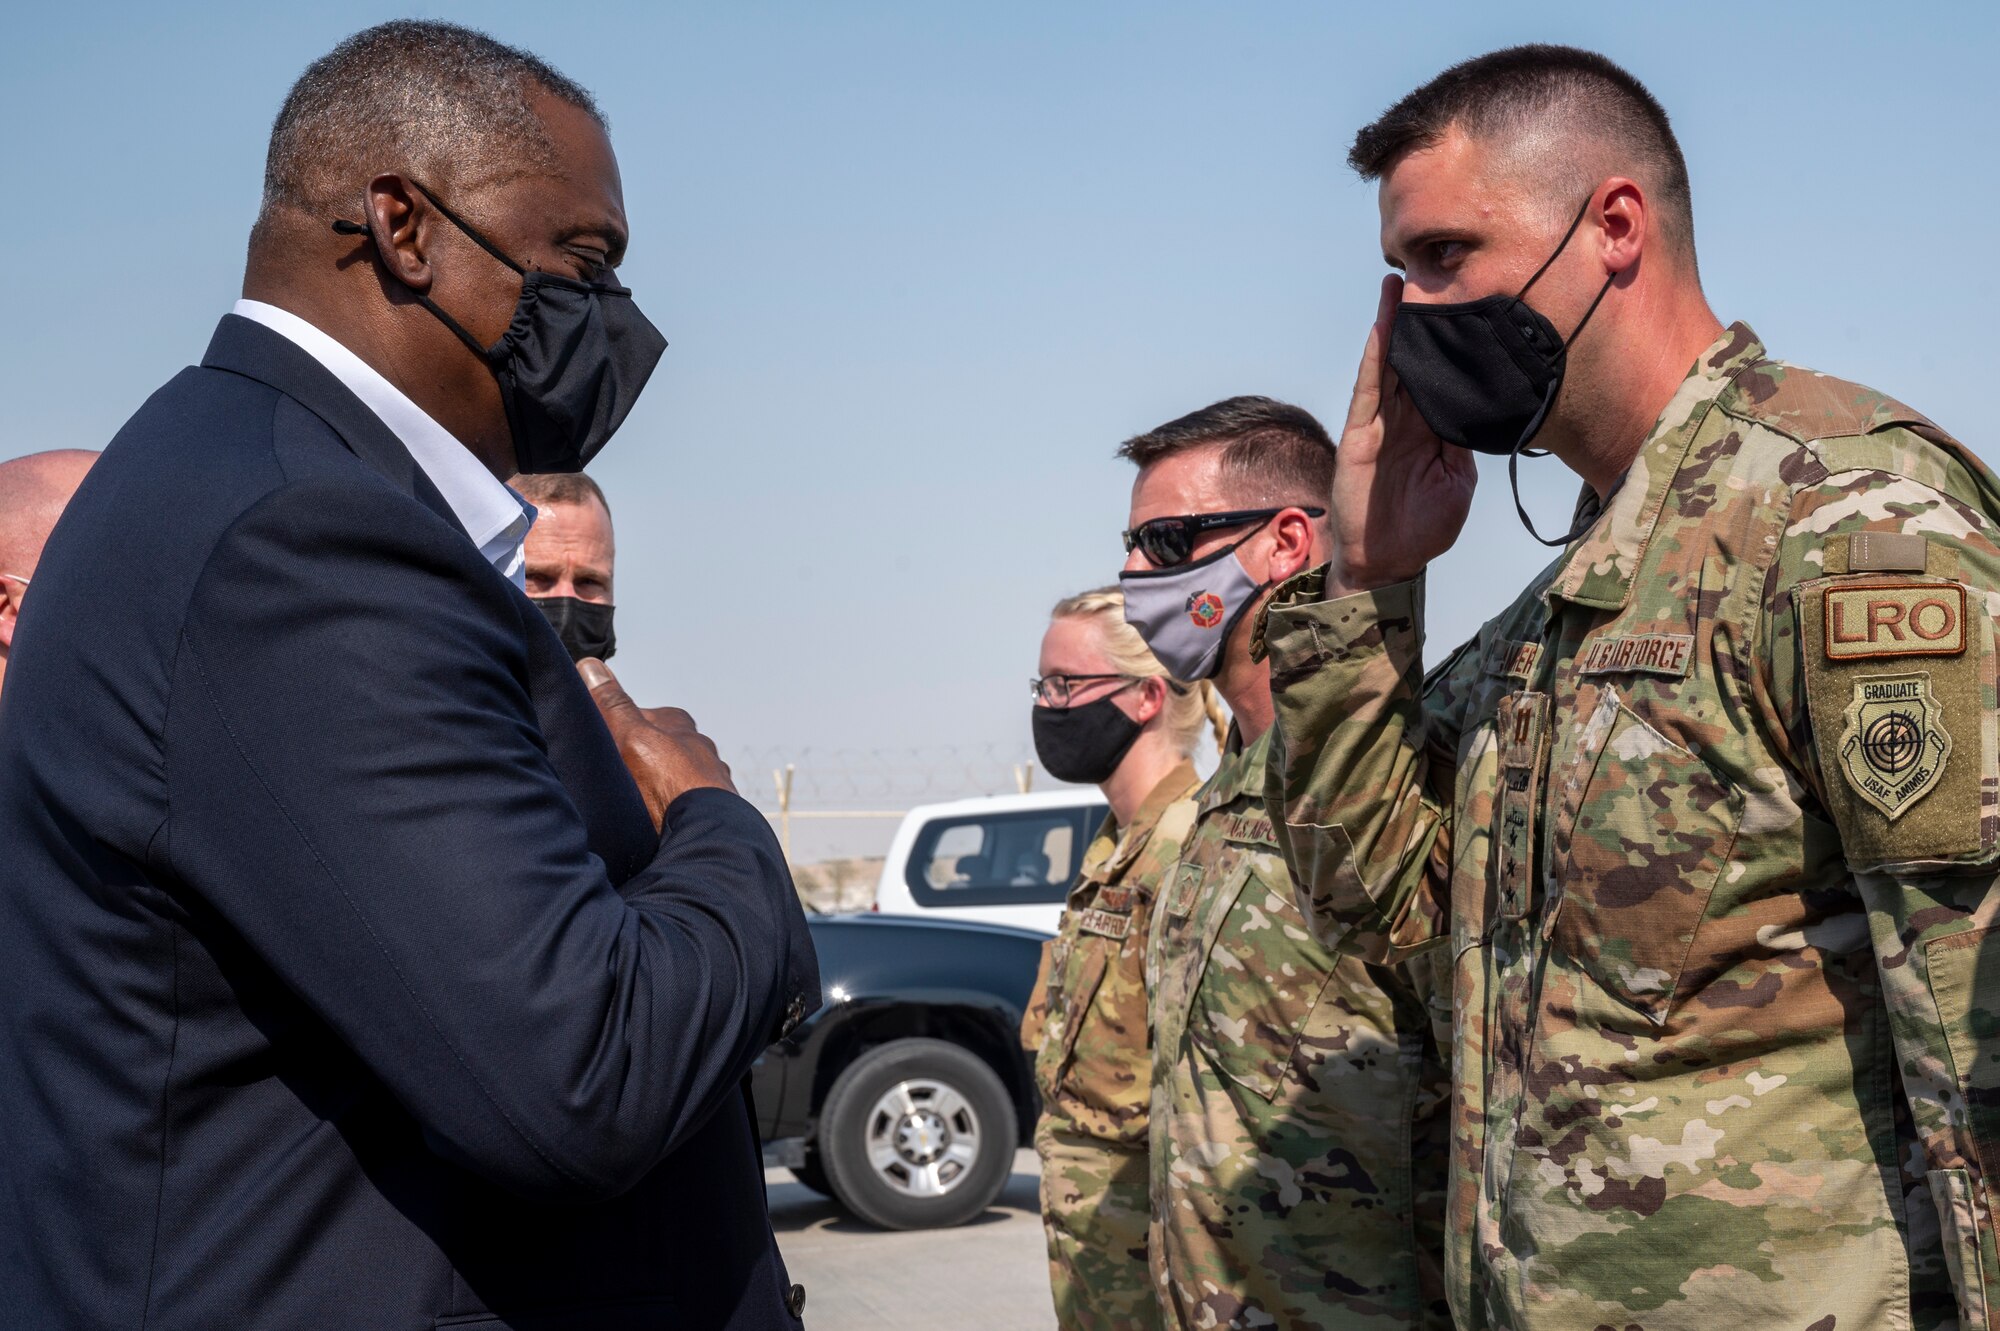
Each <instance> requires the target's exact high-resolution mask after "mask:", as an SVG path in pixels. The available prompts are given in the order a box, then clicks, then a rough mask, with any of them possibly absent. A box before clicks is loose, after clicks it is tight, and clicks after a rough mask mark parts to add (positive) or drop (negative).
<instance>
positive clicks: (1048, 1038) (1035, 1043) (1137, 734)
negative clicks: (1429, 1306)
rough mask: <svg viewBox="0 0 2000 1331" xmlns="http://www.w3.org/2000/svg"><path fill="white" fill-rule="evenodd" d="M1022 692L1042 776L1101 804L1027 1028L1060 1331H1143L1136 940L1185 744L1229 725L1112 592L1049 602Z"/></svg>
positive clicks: (1150, 1318)
mask: <svg viewBox="0 0 2000 1331" xmlns="http://www.w3.org/2000/svg"><path fill="white" fill-rule="evenodd" d="M1034 695H1035V707H1034V731H1035V753H1036V756H1037V757H1038V758H1039V759H1040V760H1041V764H1042V767H1043V769H1044V770H1045V771H1047V772H1048V773H1049V775H1051V776H1053V777H1055V778H1057V779H1058V780H1061V781H1073V782H1078V783H1082V784H1091V785H1095V786H1097V787H1098V788H1099V789H1100V790H1102V791H1103V792H1104V797H1105V799H1106V800H1108V801H1109V802H1110V804H1111V814H1110V816H1109V817H1108V818H1107V819H1106V820H1105V822H1104V826H1103V827H1102V829H1100V830H1099V832H1098V834H1097V837H1096V839H1095V840H1094V841H1093V842H1092V843H1091V846H1090V848H1089V850H1088V851H1087V852H1086V854H1085V856H1084V860H1083V867H1082V871H1081V874H1080V876H1079V878H1078V880H1077V884H1076V886H1075V887H1074V888H1073V889H1072V890H1071V892H1070V895H1069V903H1068V905H1067V907H1066V908H1065V910H1064V913H1063V923H1062V930H1061V932H1060V933H1059V934H1058V935H1057V936H1056V937H1055V938H1054V939H1053V940H1051V942H1050V943H1049V945H1048V948H1047V949H1046V951H1045V953H1044V955H1043V978H1042V980H1041V981H1038V983H1037V986H1036V996H1035V1001H1033V1002H1031V1004H1030V1007H1029V1013H1028V1017H1027V1019H1026V1021H1025V1022H1024V1023H1023V1026H1022V1039H1023V1041H1024V1042H1025V1043H1026V1044H1027V1045H1028V1046H1029V1047H1030V1048H1031V1049H1034V1050H1035V1051H1036V1057H1035V1078H1036V1081H1037V1082H1038V1083H1039V1085H1040V1087H1041V1092H1042V1104H1043V1112H1042V1117H1041V1120H1040V1122H1039V1123H1038V1124H1037V1125H1036V1128H1035V1151H1036V1153H1037V1154H1038V1155H1039V1156H1040V1157H1041V1162H1042V1222H1043V1226H1044V1229H1045V1230H1046V1232H1047V1235H1048V1243H1049V1280H1050V1284H1051V1285H1052V1286H1053V1287H1054V1292H1055V1302H1056V1314H1057V1317H1058V1318H1059V1319H1060V1321H1061V1323H1062V1325H1063V1327H1064V1328H1066V1331H1153V1328H1157V1327H1159V1325H1160V1317H1159V1312H1158V1307H1157V1304H1156V1302H1155V1299H1154V1294H1153V1290H1152V1286H1151V1284H1150V1282H1149V1280H1148V1278H1147V1270H1146V1224H1147V1218H1148V1203H1147V1196H1146V1179H1147V1168H1146V1111H1147V1103H1148V1100H1149V1098H1150V1095H1151V1079H1150V1076H1149V1069H1150V1066H1151V1059H1152V1054H1151V1049H1150V1046H1149V1041H1148V1037H1147V1020H1146V937H1147V934H1148V932H1149V928H1148V925H1149V922H1150V919H1151V914H1152V908H1153V894H1154V889H1155V888H1156V887H1157V886H1158V885H1159V880H1160V878H1161V876H1162V875H1163V874H1164V873H1165V872H1166V870H1168V869H1169V868H1171V867H1172V865H1173V864H1174V862H1175V861H1176V860H1177V859H1178V858H1179V857H1180V843H1181V838H1182V836H1184V835H1185V834H1186V832H1187V830H1188V828H1189V826H1190V825H1191V824H1192V823H1193V821H1194V806H1193V804H1192V802H1191V801H1190V800H1189V798H1188V797H1189V796H1191V795H1192V794H1193V793H1194V791H1195V789H1196V787H1197V786H1198V785H1199V784H1200V781H1199V779H1198V778H1197V777H1196V776H1195V770H1194V764H1193V762H1192V755H1193V753H1194V750H1195V746H1196V745H1197V744H1198V743H1199V742H1200V739H1201V735H1202V733H1203V731H1204V730H1212V731H1213V733H1214V735H1215V737H1216V740H1217V743H1218V744H1219V743H1220V742H1221V737H1222V734H1223V733H1224V720H1223V716H1222V711H1221V707H1220V706H1219V704H1218V703H1217V702H1216V700H1215V695H1214V692H1213V690H1212V689H1211V688H1210V687H1209V685H1208V684H1206V683H1203V684H1200V685H1194V686H1190V685H1186V684H1182V683H1180V682H1178V681H1176V680H1172V679H1169V678H1167V674H1166V672H1165V671H1164V670H1163V669H1162V668H1161V667H1160V663H1159V662H1158V661H1157V660H1155V659H1154V657H1153V654H1152V653H1151V652H1149V651H1148V650H1147V649H1146V644H1145V642H1144V640H1142V639H1141V638H1140V637H1139V635H1138V633H1137V632H1135V631H1134V630H1133V629H1132V627H1131V626H1130V625H1128V624H1127V623H1126V622H1125V602H1124V597H1123V595H1122V594H1121V593H1120V592H1119V591H1118V589H1117V588H1115V587H1113V588H1104V589H1101V590H1098V591H1091V592H1085V593H1083V594H1082V595H1080V596H1072V597H1070V598H1069V599H1067V600H1064V601H1061V602H1059V603H1058V604H1057V605H1056V607H1055V610H1054V611H1053V613H1052V615H1051V617H1050V620H1049V627H1048V631H1047V632H1046V633H1044V634H1043V635H1042V655H1041V673H1040V675H1039V677H1038V678H1036V680H1035V681H1034Z"/></svg>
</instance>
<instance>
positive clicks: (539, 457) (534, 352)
mask: <svg viewBox="0 0 2000 1331" xmlns="http://www.w3.org/2000/svg"><path fill="white" fill-rule="evenodd" d="M410 183H411V184H413V185H416V186H417V188H418V189H419V190H422V191H423V195H424V197H425V198H427V199H429V200H430V201H431V204H432V205H433V206H434V207H436V209H437V210H438V212H440V213H442V214H443V215H444V217H445V219H446V220H447V221H449V222H450V223H451V224H452V225H453V226H455V227H457V228H458V229H459V230H460V231H463V232H464V233H465V234H466V235H467V236H468V237H469V238H470V239H471V240H472V241H473V243H475V244H477V245H478V246H479V248H481V249H483V250H485V251H486V252H487V253H488V254H490V255H492V256H493V257H494V258H495V259H498V260H499V261H500V262H501V263H504V264H506V265H507V266H508V267H509V268H512V269H513V270H514V271H515V272H517V273H519V274H520V275H521V298H520V300H519V301H518V302H516V303H515V306H514V318H513V321H512V322H511V323H509V324H508V325H507V331H506V332H505V333H502V334H501V335H500V340H499V341H498V342H495V343H494V344H493V345H492V346H490V347H487V346H481V345H480V343H479V339H477V338H475V337H474V336H473V335H472V334H471V333H468V332H467V331H466V330H465V328H464V326H463V325H461V324H460V323H459V322H458V320H456V319H454V318H452V317H451V316H450V315H449V314H446V313H445V312H444V311H443V310H442V309H440V308H438V306H437V304H436V303H435V302H433V301H432V300H431V298H430V296H429V295H428V294H427V293H425V292H422V291H416V290H414V289H413V290H412V291H411V293H410V294H411V295H413V296H415V297H416V298H417V300H418V302H419V303H420V304H422V305H423V307H424V308H425V309H427V310H429V311H430V312H431V313H432V314H434V315H436V316H437V318H438V319H439V321H440V322H442V323H443V324H444V326H445V327H446V328H449V329H451V331H452V332H454V333H456V334H457V335H458V340H459V341H461V342H463V343H465V345H466V346H468V347H470V348H471V349H472V352H473V354H474V355H476V356H478V357H479V358H480V359H481V360H483V361H485V362H486V364H487V366H488V368H490V369H491V370H492V371H493V377H494V378H495V379H496V380H498V381H499V383H500V400H501V402H502V404H503V405H504V406H505V407H506V409H507V429H508V431H509V432H510V433H511V434H512V435H513V437H514V464H515V466H516V467H518V468H519V469H520V470H522V471H525V472H551V471H582V470H583V467H584V464H585V463H587V462H589V461H590V459H591V458H593V457H595V456H596V455H597V453H598V450H600V449H602V448H603V447H604V445H605V444H606V443H607V442H609V440H610V438H611V436H612V435H613V434H614V433H616V431H617V429H618V427H619V426H620V425H622V424H623V423H624V421H625V417H626V416H627V415H628V414H630V412H631V410H632V404H633V403H635V402H637V401H638V400H639V392H640V390H641V389H643V388H644V387H645V386H646V380H647V379H648V378H649V377H651V375H652V373H653V367H654V366H655V365H658V364H659V362H660V356H661V354H662V353H663V352H665V351H666V349H667V340H666V338H664V337H662V336H660V330H659V329H657V328H655V327H654V326H653V324H652V321H651V320H649V319H647V318H646V316H645V315H643V314H641V313H640V312H639V307H638V306H637V305H635V304H633V302H632V293H631V292H630V291H628V290H627V289H626V288H624V287H619V286H611V285H609V284H606V283H600V282H579V281H577V280H576V279H575V278H572V277H563V276H561V275H559V274H556V273H545V272H543V271H541V270H540V269H538V268H533V269H531V268H524V267H522V266H521V265H520V264H518V263H515V262H514V260H512V259H510V258H509V257H507V255H506V254H505V253H503V252H502V251H501V250H500V248H499V246H497V245H495V244H494V243H493V242H492V241H490V240H488V239H487V238H486V237H484V236H482V235H480V234H479V232H478V231H476V230H474V229H473V227H472V226H471V225H470V224H468V223H467V222H466V221H465V219H464V218H462V217H460V216H459V215H458V214H457V213H455V212H453V211H452V210H451V209H449V208H447V207H446V206H445V205H444V204H443V202H441V201H440V200H439V199H438V197H437V195H435V194H432V193H431V192H430V191H429V190H428V189H425V188H424V187H423V185H421V184H418V182H416V181H414V180H413V181H411V182H410ZM333 229H334V230H335V231H337V232H339V233H340V234H341V235H343V236H367V237H369V239H370V240H371V241H372V240H373V239H374V234H373V233H372V232H371V231H369V229H368V228H367V227H365V226H363V225H362V224H361V223H359V222H350V221H348V220H347V219H345V218H341V219H338V220H336V221H335V222H334V224H333ZM378 248H379V246H378Z"/></svg>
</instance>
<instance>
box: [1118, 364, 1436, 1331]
mask: <svg viewBox="0 0 2000 1331" xmlns="http://www.w3.org/2000/svg"><path fill="white" fill-rule="evenodd" d="M1119 453H1120V456H1122V457H1125V458H1127V459H1129V460H1130V461H1132V462H1133V463H1134V464H1136V465H1137V466H1138V468H1139V475H1138V478H1137V479H1136V480H1135V481H1134V482H1133V484H1132V506H1131V519H1130V522H1131V525H1130V528H1129V530H1127V532H1126V533H1125V545H1126V549H1127V551H1128V552H1129V555H1128V558H1127V559H1126V561H1125V571H1124V573H1123V574H1122V575H1121V576H1120V578H1119V585H1120V587H1121V589H1122V590H1123V591H1124V593H1125V618H1126V619H1127V620H1128V621H1129V622H1130V623H1131V624H1132V626H1133V627H1135V628H1137V629H1138V630H1139V632H1140V634H1141V635H1142V636H1144V638H1145V639H1146V642H1147V645H1148V646H1149V647H1151V648H1152V650H1153V654H1154V656H1156V657H1158V658H1159V661H1160V664H1161V665H1163V666H1165V667H1166V669H1167V671H1168V672H1169V673H1170V674H1172V675H1174V676H1175V677H1177V678H1179V679H1182V680H1185V681H1189V682H1193V681H1197V680H1213V681H1214V683H1215V687H1216V689H1217V691H1218V692H1220V693H1221V694H1222V697H1223V700H1224V701H1225V702H1227V703H1228V704H1229V710H1230V712H1231V713H1232V714H1233V716H1234V717H1235V724H1234V726H1232V727H1231V730H1230V734H1229V738H1228V741H1227V743H1226V744H1225V745H1224V747H1223V753H1222V762H1221V765H1220V766H1219V767H1218V768H1217V770H1216V772H1215V775H1213V776H1212V777H1210V778H1209V780H1208V782H1207V784H1205V785H1204V786H1202V788H1201V789H1200V790H1199V791H1198V792H1196V794H1195V797H1194V798H1195V805H1196V813H1195V818H1194V822H1193V825H1192V827H1191V828H1189V829H1188V830H1187V832H1186V833H1185V845H1184V848H1183V850H1182V852H1181V857H1180V861H1179V863H1178V864H1177V865H1175V866H1174V867H1173V868H1171V869H1169V870H1167V871H1166V873H1165V874H1164V875H1163V876H1162V878H1161V886H1160V889H1159V897H1158V900H1157V901H1156V902H1155V904H1154V907H1153V926H1152V940H1151V943H1152V946H1151V948H1150V951H1149V954H1148V958H1147V960H1148V967H1149V976H1148V979H1149V983H1148V989H1149V990H1150V992H1151V995H1152V1023H1153V1101H1152V1117H1151V1122H1150V1139H1149V1150H1150V1155H1151V1159H1150V1169H1151V1196H1152V1209H1153V1226H1154V1228H1153V1233H1152V1236H1151V1242H1150V1243H1149V1245H1148V1247H1149V1255H1150V1257H1151V1259H1152V1268H1153V1280H1154V1287H1155V1289H1156V1291H1157V1292H1158V1295H1159V1300H1160V1306H1161V1309H1162V1312H1163V1320H1164V1324H1165V1325H1167V1326H1169V1327H1174V1328H1195V1327H1270V1326H1280V1327H1307V1326H1310V1327H1326V1328H1336V1329H1339V1331H1346V1329H1349V1328H1352V1329H1357V1331H1358V1329H1361V1328H1368V1329H1370V1331H1373V1329H1376V1328H1379V1329H1380V1331H1391V1329H1392V1328H1393V1329H1396V1331H1400V1329H1401V1328H1410V1327H1427V1328H1428V1327H1443V1326H1446V1325H1448V1320H1447V1318H1446V1315H1445V1310H1444V1284H1443V1274H1442V1271H1441V1270H1440V1267H1439V1257H1440V1255H1441V1254H1442V1252H1443V1247H1444V1243H1443V1237H1442V1234H1441V1233H1440V1225H1441V1224H1442V1220H1443V1214H1442V1212H1443V1202H1444V1197H1443V1186H1444V1170H1443V1161H1442V1159H1441V1148H1442V1146H1443V1143H1444V1128H1445V1105H1444V1099H1445V1095H1444V1092H1445V1082H1446V1078H1445V1071H1444V1068H1443V1067H1442V1066H1441V1064H1440V1063H1439V1060H1438V1054H1437V1049H1438V1046H1437V1042H1436V1040H1435V1038H1434V1036H1433V1032H1432V1011H1431V1007H1430V1003H1431V1000H1433V999H1434V998H1435V999H1436V1000H1437V1001H1438V1002H1439V1003H1440V1004H1442V1003H1443V1002H1444V1001H1445V1000H1444V998H1443V997H1442V996H1441V995H1438V994H1436V993H1435V991H1434V986H1433V985H1432V984H1431V983H1430V976H1431V962H1430V959H1429V958H1420V959H1419V960H1418V961H1417V962H1416V963H1415V965H1414V966H1407V967H1406V966H1378V965H1370V964H1368V963H1365V962H1362V961H1360V960H1357V959H1354V958H1342V957H1338V956H1336V955H1335V954H1333V953H1332V952H1331V951H1329V950H1328V949H1327V948H1325V947H1323V946H1321V945H1320V944H1319V943H1318V942H1316V941H1315V940H1314V939H1313V937H1312V935H1311V934H1310V933H1309V932H1308V931H1307V929H1306V924H1305V921H1304V919H1302V918H1301V917H1300V915H1299V908H1298V905H1297V904H1296V895H1297V894H1296V892H1295V891H1294V888H1293V884H1292V879H1291V875H1290V873H1289V872H1287V870H1286V867H1285V862H1284V860H1283V859H1282V858H1281V857H1280V856H1279V854H1278V844H1277V840H1276V838H1275V836H1274V835H1273V832H1272V827H1271V820H1270V818H1268V817H1267V816H1266V815H1265V813H1264V798H1263V797H1264V752H1265V749H1266V747H1267V746H1268V744H1269V733H1270V726H1271V677H1270V670H1269V667H1268V666H1266V665H1265V663H1264V662H1263V661H1262V660H1261V659H1259V657H1258V656H1257V654H1256V652H1255V647H1256V643H1257V638H1258V632H1259V629H1260V627H1261V625H1260V619H1259V616H1260V611H1261V609H1262V607H1263V604H1264V602H1265V600H1266V598H1267V597H1268V595H1269V592H1270V589H1271V588H1272V587H1274V586H1275V585H1276V584H1278V583H1280V582H1283V581H1284V580H1285V579H1287V578H1290V577H1292V576H1293V575H1294V574H1296V573H1298V572H1300V571H1301V570H1303V569H1306V568H1309V567H1311V566H1313V565H1315V564H1317V563H1319V562H1321V561H1322V560H1324V559H1325V557H1326V553H1327V549H1328V539H1329V533H1328V531H1327V525H1326V506H1325V499H1324V498H1323V496H1325V495H1326V493H1327V492H1328V490H1329V488H1330V487H1331V485H1332V484H1333V477H1334V450H1333V441H1332V440H1331V439H1329V438H1328V437H1327V434H1326V431H1325V430H1324V429H1323V428H1322V427H1321V426H1320V423H1319V422H1318V421H1317V420H1314V419H1313V417H1312V415H1311V414H1310V413H1308V412H1306V411H1303V410H1301V409H1300V408H1298V407H1294V406H1289V405H1287V404H1285V403H1282V402H1274V401H1272V400H1271V399H1270V398H1263V397H1238V398H1230V399H1228V400H1227V401H1224V402H1217V403H1215V404H1214V405H1212V406H1208V407H1204V408H1202V409H1201V410H1200V411H1196V412H1192V413H1190V414H1189V415H1186V416H1183V417H1181V418H1180V419H1179V420H1175V421H1170V422H1168V423H1167V424H1165V425H1162V426H1160V427H1159V428H1158V429H1155V430H1152V431H1149V432H1148V433H1146V434H1142V435H1140V436H1138V437H1137V438H1135V439H1130V440H1127V441H1126V443H1125V444H1124V445H1123V447H1121V448H1120V450H1119Z"/></svg>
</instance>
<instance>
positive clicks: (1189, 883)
mask: <svg viewBox="0 0 2000 1331" xmlns="http://www.w3.org/2000/svg"><path fill="white" fill-rule="evenodd" d="M1200 890H1201V866H1200V865H1199V864H1183V865H1182V866H1181V867H1180V872H1179V873H1176V874H1175V875H1174V887H1173V891H1171V892H1169V893H1167V914H1169V915H1178V916H1185V915H1186V914H1187V913H1188V912H1189V911H1191V910H1193V909H1194V897H1195V893H1196V892H1198V891H1200Z"/></svg>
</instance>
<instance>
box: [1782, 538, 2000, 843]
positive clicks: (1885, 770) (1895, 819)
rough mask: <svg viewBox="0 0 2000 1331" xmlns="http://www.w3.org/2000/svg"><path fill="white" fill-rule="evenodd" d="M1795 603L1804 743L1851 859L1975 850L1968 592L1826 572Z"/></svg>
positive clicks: (1978, 757) (1978, 746) (1975, 644)
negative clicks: (1808, 732)
mask: <svg viewBox="0 0 2000 1331" xmlns="http://www.w3.org/2000/svg"><path fill="white" fill-rule="evenodd" d="M1796 604H1797V609H1798V626H1799V635H1800V646H1801V648H1802V649H1803V650H1802V651H1801V653H1800V656H1801V664H1802V665H1803V667H1804V670H1805V678H1804V684H1805V693H1806V705H1807V708H1808V712H1809V717H1810V720H1811V722H1812V733H1813V747H1814V748H1815V750H1816V751H1817V752H1818V755H1819V768H1820V775H1821V777H1822V778H1823V784H1824V787H1825V796H1826V802H1827V806H1828V807H1827V812H1828V813H1829V814H1831V815H1832V817H1833V821H1834V824H1835V825H1836V826H1837V827H1838V828H1839V829H1840V841H1841V848H1842V850H1843V852H1844V853H1845V855H1846V857H1847V861H1848V863H1849V864H1850V865H1852V866H1853V867H1854V868H1856V869H1871V868H1882V867H1887V866H1893V865H1900V864H1917V863H1926V862H1931V863H1935V862H1939V861H1946V860H1964V859H1968V858H1971V857H1974V856H1977V855H1979V854H1980V853H1981V851H1982V844H1981V837H1982V832H1981V821H1980V808H1981V795H1980V783H1981V778H1982V775H1983V772H1982V768H1983V767H1984V766H1985V761H1984V754H1983V752H1982V749H1983V745H1982V743H1981V735H1982V719H1983V713H1982V706H1981V701H1980V700H1981V698H1982V697H1983V690H1984V676H1983V674H1982V670H1983V669H1984V667H1985V659H1986V657H1987V656H1988V655H1989V653H1990V648H1989V646H1988V643H1987V635H1986V634H1985V632H1984V630H1983V629H1982V628H1981V624H1982V623H1983V621H1972V622H1970V623H1968V621H1967V619H1966V614H1965V606H1966V596H1965V588H1964V587H1963V586H1962V585H1960V584H1958V583H1952V582H1944V581H1936V582H1929V581H1927V582H1921V583H1917V582H1893V583H1856V582H1854V581H1852V580H1851V579H1848V578H1826V579H1820V580H1817V581H1814V582H1806V583H1801V584H1800V585H1799V588H1798V593H1797V602H1796ZM1885 662H1889V663H1890V664H1887V665H1886V666H1885Z"/></svg>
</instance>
